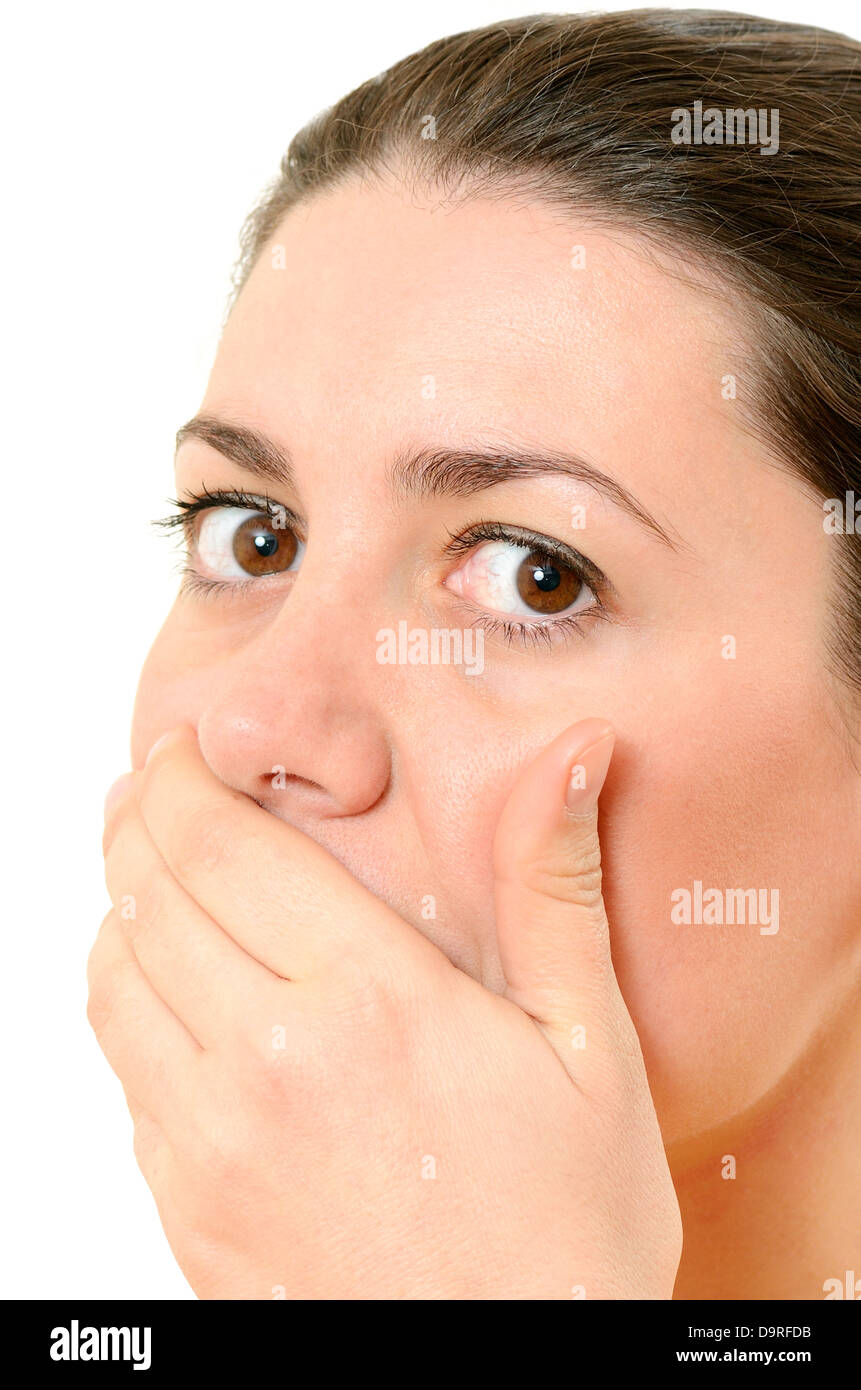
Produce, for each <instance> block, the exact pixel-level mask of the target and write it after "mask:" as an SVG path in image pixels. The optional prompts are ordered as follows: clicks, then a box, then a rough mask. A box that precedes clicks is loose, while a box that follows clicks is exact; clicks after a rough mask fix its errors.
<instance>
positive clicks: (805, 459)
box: [90, 11, 861, 1299]
mask: <svg viewBox="0 0 861 1390" xmlns="http://www.w3.org/2000/svg"><path fill="white" fill-rule="evenodd" d="M859 55H861V47H859V45H858V44H856V43H853V42H852V41H850V40H848V39H845V38H842V37H840V36H839V35H834V34H830V33H826V32H824V31H822V30H816V29H812V28H804V27H800V26H795V25H784V24H777V23H772V22H769V21H766V20H760V19H751V18H746V17H743V16H737V15H727V14H719V13H711V12H701V11H690V12H665V11H644V12H635V11H632V12H630V13H627V14H616V15H611V16H600V15H599V16H590V17H586V18H582V17H579V16H578V17H573V16H539V17H533V18H528V19H523V20H515V21H506V22H505V23H501V24H496V25H491V26H489V27H488V28H485V29H481V30H477V31H473V32H471V33H466V34H460V35H457V36H455V37H453V38H449V39H445V40H441V41H439V42H437V43H433V44H431V45H430V46H429V47H428V48H426V49H424V50H423V51H422V52H420V53H417V54H414V55H413V56H411V57H409V58H406V59H405V60H403V61H402V62H400V63H397V64H396V65H395V66H394V67H393V68H392V69H390V70H389V71H388V72H386V73H384V74H383V75H382V76H381V77H379V78H376V79H373V80H372V81H370V82H368V83H366V84H364V85H363V86H362V87H360V88H359V89H358V90H357V91H355V92H353V93H351V94H350V95H349V96H347V97H346V98H344V100H343V101H341V102H339V103H338V104H337V105H336V106H335V107H334V108H333V109H332V110H331V111H328V112H326V113H324V114H323V115H322V116H321V117H319V118H318V119H317V120H316V121H314V122H313V123H312V124H311V125H309V126H308V127H307V128H306V129H305V130H304V131H302V132H301V133H300V134H299V135H297V136H296V138H295V139H294V141H293V143H292V145H291V146H290V149H289V151H288V153H287V155H286V156H285V159H284V161H283V164H282V171H281V175H280V177H279V178H278V180H277V181H276V182H275V184H274V185H273V186H272V188H271V189H270V190H269V192H268V193H267V195H266V197H265V199H264V201H263V202H262V204H261V206H260V207H259V208H258V209H257V210H256V211H255V213H254V214H253V215H252V217H251V218H250V219H249V221H248V223H247V224H246V229H245V234H244V240H243V258H242V262H241V265H240V270H239V276H238V281H237V294H236V297H235V300H234V302H233V305H232V309H231V312H230V315H229V318H228V320H227V323H226V326H225V329H224V333H223V337H222V341H221V343H220V346H219V349H218V354H217V357H216V361H215V365H214V368H213V371H212V375H211V378H210V381H209V385H208V387H207V391H206V394H205V398H204V401H203V403H202V405H201V407H200V409H199V410H198V412H197V414H196V416H195V417H194V419H193V420H192V421H190V422H189V423H188V424H187V425H185V426H184V427H183V428H182V429H181V430H180V433H179V437H178V450H177V460H176V462H177V506H176V511H175V514H174V516H173V517H171V518H169V519H168V523H167V524H168V525H170V526H176V527H177V529H178V531H179V533H180V535H181V537H182V539H183V541H184V543H185V546H186V551H187V562H186V570H185V575H184V580H183V585H182V589H181V592H180V594H179V596H178V598H177V601H176V604H175V606H174V608H173V610H172V612H171V613H170V615H169V617H168V619H167V621H166V623H165V626H164V628H163V630H162V632H161V633H160V634H159V636H158V638H157V640H156V643H155V645H154V647H153V650H152V652H151V655H150V657H149V658H148V661H147V663H146V666H145V669H144V672H143V675H142V678H141V684H140V690H139V695H138V701H137V707H136V710H135V718H134V731H133V741H132V754H133V768H134V771H133V772H132V773H131V774H127V775H126V776H125V777H124V778H122V779H120V782H119V783H118V784H116V786H115V788H114V789H112V792H111V793H110V795H109V798H108V805H107V811H106V832H105V853H106V863H107V880H108V886H109V891H110V893H111V898H112V904H113V906H112V910H111V912H110V913H109V914H108V916H107V918H106V919H105V922H104V924H103V926H102V929H101V932H100V934H99V938H98V941H97V943H96V946H95V948H94V951H93V954H92V957H91V962H90V979H91V1002H90V1016H91V1020H92V1022H93V1025H94V1027H95V1029H96V1032H97V1034H98V1036H99V1040H100V1042H101V1045H102V1047H103V1049H104V1051H105V1053H106V1055H107V1057H108V1060H109V1061H110V1062H111V1064H112V1066H113V1067H114V1069H115V1070H116V1071H117V1073H118V1075H119V1076H120V1079H121V1080H122V1082H123V1085H124V1087H125V1090H126V1094H127V1097H128V1100H129V1105H130V1107H131V1110H132V1114H133V1115H134V1118H135V1145H136V1153H137V1156H138V1160H139V1162H140V1165H141V1167H142V1169H143V1172H144V1175H145V1177H146V1179H147V1181H148V1183H149V1185H150V1187H151V1188H152V1190H153V1193H154V1196H155V1199H156V1201H157V1203H158V1207H159V1212H160V1215H161V1219H162V1222H163V1225H164V1228H165V1231H166V1234H167V1236H168V1239H169V1240H170V1242H171V1245H172V1248H173V1250H174V1253H175V1255H176V1257H177V1259H178V1261H179V1263H180V1265H181V1267H182V1268H183V1270H184V1272H185V1274H186V1276H187V1277H188V1279H189V1280H190V1282H191V1284H192V1286H193V1288H194V1289H195V1291H196V1292H197V1293H198V1294H200V1295H201V1296H204V1297H232V1298H233V1297H235V1298H272V1297H275V1298H278V1297H287V1298H344V1297H346V1298H397V1299H402V1298H407V1299H411V1298H434V1299H436V1298H467V1299H471V1298H502V1299H508V1298H540V1299H545V1298H546V1299H562V1298H571V1297H574V1298H583V1297H585V1298H614V1299H633V1298H649V1299H665V1298H670V1297H673V1296H675V1297H676V1298H694V1299H700V1298H709V1297H712V1298H745V1299H760V1298H772V1297H776V1298H823V1297H833V1296H844V1294H843V1293H840V1294H837V1293H836V1292H835V1291H836V1290H837V1289H838V1288H839V1289H840V1290H843V1289H845V1288H848V1283H851V1282H852V1281H851V1280H850V1279H849V1273H850V1272H851V1271H853V1270H856V1269H857V1270H859V1271H861V1250H859V1232H861V1219H859V1216H861V1213H859V1206H861V1198H859V1184H858V1182H857V1136H858V1120H859V1111H861V1079H859V1070H858V1067H857V1056H858V1052H857V1044H858V1036H859V1017H858V1012H857V1010H856V1008H855V1001H856V999H857V992H858V980H859V940H860V939H861V918H859V907H861V854H859V843H861V835H859V826H861V814H859V812H861V778H859V768H861V762H859V732H861V723H859V709H861V704H859V686H861V643H859V633H861V546H859V532H858V529H857V527H856V525H855V522H856V516H857V518H858V521H857V526H858V527H861V507H857V506H856V501H855V499H856V498H859V499H861V478H859V455H861V448H859V438H860V437H859V426H861V408H859V402H861V393H859V333H861V314H859V294H858V282H859V263H861V252H860V251H859V237H858V226H859V222H858V206H859V174H861V170H859V156H858V149H859V143H858V140H859V133H861V131H859V126H861V102H859V77H858V61H859ZM599 795H600V839H599V826H598V813H597V805H598V798H599ZM602 869H603V880H602ZM608 924H609V925H608ZM680 1218H681V1219H680ZM682 1230H683V1232H684V1253H683V1256H682V1254H681V1249H682ZM852 1277H853V1279H854V1275H853V1276H852ZM847 1281H848V1282H847ZM858 1292H861V1289H859V1290H858ZM845 1296H855V1293H854V1291H853V1292H852V1293H849V1294H847V1295H845Z"/></svg>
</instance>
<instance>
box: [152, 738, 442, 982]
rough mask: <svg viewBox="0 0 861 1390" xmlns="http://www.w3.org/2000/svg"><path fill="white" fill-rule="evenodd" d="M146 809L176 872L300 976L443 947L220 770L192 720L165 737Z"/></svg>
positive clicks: (256, 952) (231, 925)
mask: <svg viewBox="0 0 861 1390" xmlns="http://www.w3.org/2000/svg"><path fill="white" fill-rule="evenodd" d="M139 801H140V807H141V812H142V814H143V817H144V820H145V821H146V824H147V827H148V829H149V832H150V835H151V836H152V840H153V843H154V844H155V846H156V848H157V849H158V850H159V852H160V853H161V855H162V856H163V858H164V860H165V862H166V863H167V865H168V867H169V868H170V870H171V872H172V873H173V874H174V876H175V877H176V879H177V880H178V882H179V883H181V884H182V886H183V887H184V888H185V889H186V891H187V892H188V894H189V895H190V896H191V897H192V898H193V899H194V900H195V902H197V903H199V904H200V906H201V907H202V908H203V909H204V911H206V912H208V913H209V914H210V916H211V917H213V918H214V919H215V920H216V921H217V922H218V923H219V924H220V925H221V926H223V927H224V929H225V931H227V932H229V933H230V935H231V936H232V937H233V939H234V940H235V941H236V942H237V943H238V944H239V945H240V946H242V947H243V949H244V950H246V951H247V952H248V953H249V954H250V955H252V956H254V958H255V959H256V960H258V961H260V962H261V963H262V964H263V965H265V966H267V967H268V969H270V970H271V971H274V972H276V973H277V974H278V975H281V976H283V977H286V978H288V979H291V980H295V979H301V978H305V977H307V976H310V975H312V974H315V973H317V972H318V971H319V970H320V969H321V968H323V967H325V966H329V965H332V964H333V963H338V964H339V965H344V964H345V963H347V962H349V960H350V959H351V958H353V959H355V960H356V962H357V965H359V966H360V968H364V969H367V968H368V964H369V960H370V959H371V958H372V957H373V958H374V959H376V960H380V961H386V962H389V963H391V961H392V959H394V958H395V957H396V954H397V953H398V952H404V951H406V952H409V953H411V954H416V953H421V954H426V955H430V954H433V955H434V956H439V955H440V954H441V953H440V952H439V951H438V950H437V948H436V947H434V946H433V945H432V943H431V942H429V941H428V940H427V938H425V937H423V936H422V935H421V934H420V933H419V932H416V931H414V930H413V929H412V928H411V927H409V926H408V925H407V924H406V923H405V922H404V921H403V920H402V919H401V918H400V917H399V916H398V915H397V914H396V913H394V912H393V911H392V910H391V909H390V908H388V907H387V906H386V905H385V904H384V903H382V902H381V901H380V899H379V898H377V897H375V895H374V894H373V893H371V892H370V891H369V890H368V889H366V888H365V887H364V885H363V884H361V883H359V882H358V881H357V880H356V879H355V878H354V877H353V875H352V874H351V873H350V872H349V871H348V870H347V869H346V868H344V866H343V865H342V864H340V863H339V862H338V861H337V860H336V859H335V858H334V857H333V856H332V855H331V854H329V853H328V852H327V851H326V850H324V849H323V848H322V846H320V845H318V844H316V843H315V842H314V841H313V840H312V839H311V838H310V837H309V836H307V835H304V834H303V833H302V832H301V831H300V830H297V829H295V827H293V826H291V825H288V824H286V823H285V822H284V821H282V820H281V819H280V818H279V817H277V816H275V815H273V814H272V813H271V812H270V811H266V810H264V809H263V807H261V806H259V805H258V804H257V802H255V801H253V800H252V799H251V797H248V796H244V795H243V794H242V793H241V792H237V791H235V790H233V789H232V788H230V787H227V786H225V784H224V783H223V782H222V781H220V780H219V778H218V777H216V776H215V774H214V773H213V772H212V771H211V769H210V768H209V766H208V765H207V763H206V761H205V759H204V758H203V756H202V755H201V752H200V749H199V747H198V744H197V739H196V736H195V734H194V731H193V730H192V729H188V728H179V729H176V730H174V731H172V732H171V733H170V734H167V735H165V737H164V738H163V739H160V740H159V742H158V745H157V746H156V748H155V749H154V751H153V753H152V754H151V756H150V758H149V760H148V762H147V765H146V767H145V768H144V770H143V773H142V774H141V785H140V791H139Z"/></svg>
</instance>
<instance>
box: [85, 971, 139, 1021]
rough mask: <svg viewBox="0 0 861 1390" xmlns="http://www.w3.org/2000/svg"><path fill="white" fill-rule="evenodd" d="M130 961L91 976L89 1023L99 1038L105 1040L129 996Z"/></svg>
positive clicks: (88, 1000)
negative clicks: (127, 984)
mask: <svg viewBox="0 0 861 1390" xmlns="http://www.w3.org/2000/svg"><path fill="white" fill-rule="evenodd" d="M130 964H131V963H130V962H129V961H118V962H116V963H114V964H113V965H111V966H110V967H108V968H103V967H100V968H98V969H96V970H93V971H92V972H91V975H90V988H89V994H88V996H87V1021H88V1022H89V1025H90V1027H91V1028H92V1030H93V1032H94V1033H95V1034H96V1037H98V1038H104V1037H105V1035H106V1034H107V1033H108V1032H109V1031H110V1029H111V1028H112V1026H113V1025H114V1023H115V1020H116V1017H117V1014H118V1013H119V1012H120V1010H121V1008H122V1005H123V1002H124V999H125V997H126V994H127V987H126V981H127V979H128V975H129V968H130Z"/></svg>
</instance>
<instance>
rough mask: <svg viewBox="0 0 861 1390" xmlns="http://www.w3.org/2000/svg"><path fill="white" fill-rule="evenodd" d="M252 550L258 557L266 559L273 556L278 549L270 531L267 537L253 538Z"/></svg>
mask: <svg viewBox="0 0 861 1390" xmlns="http://www.w3.org/2000/svg"><path fill="white" fill-rule="evenodd" d="M254 548H255V550H256V551H257V554H258V555H260V556H262V557H264V558H268V557H269V556H270V555H274V554H275V551H276V550H277V549H278V541H277V539H276V537H275V536H273V535H272V533H271V531H270V533H269V535H268V536H265V535H258V536H255V537H254Z"/></svg>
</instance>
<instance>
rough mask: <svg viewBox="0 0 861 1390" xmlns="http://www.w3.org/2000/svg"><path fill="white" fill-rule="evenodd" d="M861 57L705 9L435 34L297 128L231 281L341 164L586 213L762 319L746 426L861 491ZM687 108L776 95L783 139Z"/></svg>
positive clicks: (846, 607) (345, 169) (853, 646)
mask: <svg viewBox="0 0 861 1390" xmlns="http://www.w3.org/2000/svg"><path fill="white" fill-rule="evenodd" d="M859 60H861V44H858V43H856V42H854V41H853V40H851V39H849V38H845V37H843V36H841V35H839V34H833V33H829V32H828V31H826V30H824V29H816V28H813V27H808V26H806V25H798V24H782V23H778V22H775V21H771V20H767V19H758V18H754V17H751V16H746V15H736V14H728V13H722V12H720V11H709V10H674V11H671V10H631V11H627V12H625V13H621V14H607V15H584V16H581V15H534V16H528V17H526V18H523V19H513V20H505V21H502V22H500V23H498V24H491V25H488V26H487V27H485V28H481V29H474V30H471V31H470V32H468V33H462V34H455V35H453V36H451V37H449V38H444V39H439V40H437V41H436V42H434V43H431V44H429V45H428V46H427V47H426V48H423V49H422V50H421V51H420V52H418V53H414V54H412V55H411V56H409V57H407V58H404V59H402V60H401V61H400V62H398V63H395V64H394V66H393V67H391V68H389V69H388V70H387V71H386V72H384V73H382V74H381V75H380V76H378V77H375V78H372V79H371V80H370V81H368V82H365V83H363V84H362V85H361V86H360V87H357V88H356V90H355V91H353V92H351V93H349V95H347V96H345V97H344V98H343V99H342V100H341V101H339V102H337V104H336V105H335V106H333V107H331V108H330V109H329V110H327V111H324V112H323V113H322V114H321V115H319V116H318V117H316V118H315V119H314V120H313V121H311V122H310V123H309V124H308V125H307V126H305V128H304V129H303V130H301V131H300V132H299V133H298V134H297V135H296V136H295V137H294V139H293V140H292V142H291V144H290V146H289V149H288V150H287V153H286V154H285V156H284V158H283V160H282V162H281V171H280V175H279V177H278V178H277V179H276V181H275V182H274V184H273V185H272V186H271V187H270V189H269V190H268V191H267V193H266V194H265V196H264V198H263V200H262V201H261V203H260V204H259V205H258V207H257V208H256V209H255V210H254V211H253V212H252V214H251V216H250V217H249V218H248V219H247V221H246V223H245V226H244V228H243V233H242V241H241V246H242V255H241V259H240V262H239V265H238V267H237V273H236V276H235V291H236V292H237V293H238V291H239V290H240V289H241V286H242V284H243V283H244V281H245V279H246V278H247V275H248V274H249V272H250V269H251V267H252V266H253V265H254V263H255V261H256V259H257V257H258V255H259V253H260V251H261V249H262V248H263V246H264V245H265V243H266V242H267V241H268V240H269V238H270V237H271V235H272V234H273V233H274V231H275V229H276V228H277V226H278V225H279V223H280V221H281V219H282V218H283V216H284V214H285V213H286V212H287V210H288V209H289V208H290V207H291V206H293V204H295V203H296V202H297V201H298V200H299V199H302V198H305V197H308V196H309V195H311V194H313V193H314V192H316V191H318V190H322V189H325V188H329V187H332V186H333V185H335V184H336V183H337V182H338V181H340V180H342V179H344V178H347V177H349V176H351V175H362V176H368V175H374V174H384V173H385V172H387V171H391V170H395V171H396V172H397V176H398V177H399V178H400V179H401V180H403V181H406V180H408V179H413V180H414V181H415V183H416V185H417V184H418V183H419V182H422V181H427V182H428V184H429V185H431V184H432V185H437V186H440V187H442V188H444V189H445V188H448V189H450V190H454V189H456V188H458V187H461V186H462V187H463V188H464V190H465V193H466V196H468V195H469V193H470V192H473V191H474V192H482V193H484V194H487V193H490V192H492V191H494V190H495V191H497V192H500V193H505V191H506V190H508V191H512V190H514V189H517V188H520V189H522V190H523V191H524V192H525V193H526V194H528V195H529V196H532V197H534V198H535V199H536V200H541V201H544V202H550V203H551V204H554V205H556V206H558V207H561V208H567V209H572V210H573V209H577V210H578V211H580V212H581V213H582V212H583V211H585V210H591V211H592V212H593V213H595V214H597V215H598V216H602V217H605V218H608V217H609V218H611V219H613V220H615V221H618V222H624V223H625V224H627V225H628V226H630V227H633V228H636V229H637V230H638V231H640V232H641V233H644V234H645V235H647V236H650V237H653V238H656V239H657V240H658V241H659V242H660V243H663V244H664V245H668V246H669V247H670V248H671V249H672V250H673V252H674V254H676V255H678V254H679V248H680V247H683V248H686V249H687V250H688V251H690V252H692V253H694V255H695V256H697V257H698V258H699V259H700V260H701V261H702V262H704V263H705V264H707V265H709V266H711V267H712V269H713V270H716V271H717V273H718V277H719V278H720V279H721V281H722V282H723V283H725V284H727V285H728V286H729V287H731V288H734V289H735V290H737V291H738V290H740V291H741V292H742V296H743V303H744V304H745V305H746V306H747V308H748V310H749V311H750V312H751V313H752V315H753V318H754V322H755V323H757V325H758V330H759V331H758V332H757V334H756V348H757V357H758V359H759V361H758V367H757V370H756V373H755V384H754V386H753V387H752V388H751V390H752V398H751V400H750V402H749V406H750V425H751V427H752V428H753V429H754V430H755V431H756V432H757V433H758V434H759V435H760V436H761V437H762V438H763V439H765V440H766V441H767V442H768V443H769V444H770V445H771V447H772V448H773V449H774V450H775V451H776V453H777V455H778V457H779V458H780V459H781V460H782V461H783V463H784V464H785V465H786V466H787V468H788V469H789V470H790V471H791V472H793V473H794V474H795V475H796V476H798V477H799V478H801V479H802V480H804V482H805V483H806V484H807V485H808V486H809V487H811V488H812V489H813V491H814V493H815V494H816V495H817V496H818V497H819V498H821V499H839V500H840V502H841V503H842V501H843V498H844V495H845V494H846V493H854V494H855V496H856V497H857V498H861V372H859V365H861V293H859V284H861V221H860V220H859V201H861V81H859ZM695 102H701V103H702V107H703V108H709V107H712V108H719V109H722V110H727V111H728V110H734V111H739V114H741V112H742V111H747V110H749V109H750V108H754V109H756V110H759V109H763V110H765V111H766V112H768V111H772V110H774V109H776V110H777V111H778V112H779V150H778V151H777V152H776V153H773V154H768V153H766V154H762V153H760V149H759V148H758V147H757V146H756V145H755V144H746V145H744V146H740V145H739V144H735V145H732V144H728V143H727V144H693V143H691V144H677V143H674V141H673V138H672V136H671V129H672V125H673V119H672V117H673V113H676V112H677V111H678V109H679V108H686V109H688V110H691V109H693V107H694V103H695ZM739 109H740V110H739ZM428 117H433V119H434V122H435V130H434V132H433V138H430V139H428V138H422V133H423V130H424V129H426V127H427V122H428ZM823 516H824V513H823ZM846 531H847V534H844V535H841V536H839V538H838V539H837V542H836V558H837V568H836V573H837V574H838V575H839V576H840V579H841V581H842V582H840V584H839V586H838V587H839V593H838V594H837V596H836V600H835V622H834V624H833V626H832V632H831V633H830V635H829V638H828V646H829V651H830V655H831V659H832V665H833V668H834V670H835V671H836V672H837V673H838V674H840V675H842V676H843V677H844V678H846V679H848V680H849V681H850V682H852V683H853V684H854V685H855V686H856V687H859V686H861V533H859V534H855V533H854V529H853V528H852V524H851V517H850V519H849V520H848V525H847V527H846ZM859 532H861V522H859Z"/></svg>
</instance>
